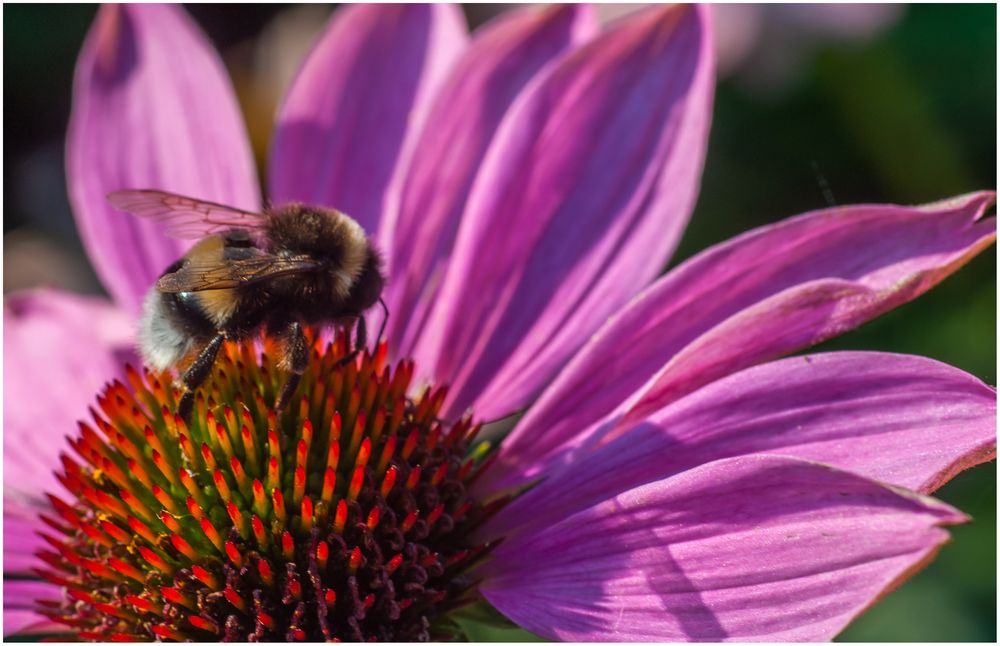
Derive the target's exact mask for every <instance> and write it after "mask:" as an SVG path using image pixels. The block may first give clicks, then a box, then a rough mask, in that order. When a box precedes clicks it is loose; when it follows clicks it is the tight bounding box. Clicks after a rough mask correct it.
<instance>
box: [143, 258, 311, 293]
mask: <svg viewBox="0 0 1000 646" xmlns="http://www.w3.org/2000/svg"><path fill="white" fill-rule="evenodd" d="M319 267H320V263H319V262H318V261H317V260H315V259H314V258H311V257H309V256H290V257H287V258H281V257H278V256H268V255H262V256H255V257H253V258H245V259H241V260H220V261H218V262H214V263H210V264H206V263H192V262H190V261H189V262H187V263H185V264H184V265H182V266H181V268H180V269H178V270H177V271H175V272H172V273H169V274H165V275H164V276H161V277H160V280H159V281H157V283H156V288H157V289H158V290H160V291H161V292H200V291H204V290H208V289H232V288H233V287H239V286H241V285H248V284H250V283H256V282H260V281H262V280H268V279H271V278H276V277H278V276H287V275H289V274H299V273H304V272H307V271H313V270H316V269H318V268H319Z"/></svg>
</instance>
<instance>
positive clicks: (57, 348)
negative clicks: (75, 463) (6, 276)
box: [3, 290, 135, 501]
mask: <svg viewBox="0 0 1000 646" xmlns="http://www.w3.org/2000/svg"><path fill="white" fill-rule="evenodd" d="M132 325H133V323H132V321H131V319H130V317H129V316H128V315H126V314H125V313H124V312H122V311H121V310H120V309H117V308H115V307H114V306H112V305H111V304H110V303H108V302H107V301H104V300H101V299H93V298H84V297H80V296H74V295H71V294H68V293H60V292H53V291H47V290H40V291H34V292H28V293H23V294H14V295H7V297H6V298H5V299H4V335H3V348H4V366H3V370H4V385H5V388H4V393H3V396H4V406H3V421H4V434H3V435H4V437H3V457H4V495H5V496H8V497H10V496H14V497H19V498H21V499H24V500H29V501H39V500H43V498H41V496H42V493H43V492H45V491H55V490H57V488H60V485H59V484H58V481H57V480H56V479H55V477H54V475H53V470H54V469H55V468H56V467H58V466H59V458H58V456H59V452H60V451H62V450H63V449H64V448H66V446H67V445H66V442H65V439H64V437H65V436H67V435H74V434H75V433H76V431H77V425H76V423H77V421H78V420H81V419H84V418H85V417H87V407H88V406H91V405H93V403H94V398H95V395H96V394H97V393H98V391H99V390H100V389H101V387H102V386H103V385H104V384H105V383H106V382H107V381H109V380H110V379H113V378H115V377H119V376H121V375H122V364H123V362H124V361H134V360H135V357H134V354H133V350H132V348H133V343H134V341H133V329H132Z"/></svg>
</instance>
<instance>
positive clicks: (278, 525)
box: [39, 337, 503, 641]
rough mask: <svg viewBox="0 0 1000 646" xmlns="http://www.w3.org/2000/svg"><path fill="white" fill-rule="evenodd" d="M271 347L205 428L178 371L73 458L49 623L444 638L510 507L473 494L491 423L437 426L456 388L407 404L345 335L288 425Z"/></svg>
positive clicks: (397, 374) (110, 634)
mask: <svg viewBox="0 0 1000 646" xmlns="http://www.w3.org/2000/svg"><path fill="white" fill-rule="evenodd" d="M261 343H262V345H261V344H260V343H258V344H255V343H245V344H240V345H237V344H232V343H229V344H226V346H225V347H224V350H223V351H222V352H221V353H220V358H219V361H218V363H217V365H216V367H215V369H214V370H213V373H212V375H211V377H210V378H209V380H208V381H207V382H206V383H205V385H204V386H203V387H202V388H201V389H199V392H198V396H197V400H196V404H195V410H194V414H193V415H192V421H191V423H190V424H185V423H184V421H183V420H182V419H181V418H180V417H179V416H178V415H176V414H175V412H174V411H175V405H176V403H177V401H178V399H179V393H178V392H176V391H175V390H174V389H173V388H171V387H170V385H169V384H170V381H169V376H168V375H157V374H151V373H149V372H145V373H144V374H142V375H140V374H139V373H138V372H136V371H135V370H132V369H129V371H128V381H129V385H128V386H126V385H125V384H123V383H120V382H115V383H112V384H110V385H109V386H108V387H107V389H106V390H105V391H104V393H103V394H102V395H101V396H99V397H98V405H99V406H98V409H99V410H92V411H91V413H92V418H93V423H84V422H81V423H80V433H79V436H78V437H76V438H75V439H72V440H70V446H71V447H72V449H73V451H74V453H75V454H76V455H75V456H73V457H71V456H69V455H63V457H62V466H63V469H64V470H63V472H62V473H61V474H60V480H61V482H62V483H63V485H64V486H65V487H66V490H67V491H68V492H69V493H70V494H71V495H72V498H68V499H63V498H58V497H56V496H50V499H51V502H52V508H53V512H54V513H53V514H52V515H51V516H48V517H45V521H46V523H47V524H48V525H49V527H51V528H52V529H53V530H54V531H53V532H52V533H51V535H49V536H47V537H46V539H47V541H48V543H49V545H50V546H51V548H52V549H51V550H46V551H43V552H42V553H40V557H41V558H42V559H43V560H44V561H45V563H46V564H47V565H48V569H46V570H45V571H44V572H39V573H40V574H41V575H42V576H44V577H45V578H46V579H48V580H50V581H53V582H55V583H58V584H60V585H62V586H64V587H65V588H66V590H67V593H68V594H67V601H66V602H64V603H62V604H51V605H49V606H48V607H47V608H46V614H48V616H50V617H51V618H52V619H54V620H56V621H59V622H62V623H64V624H66V625H68V626H70V627H72V628H73V629H74V630H76V631H77V632H78V634H79V636H80V637H82V638H85V639H93V640H128V641H131V640H151V639H161V640H189V639H193V640H199V641H215V640H221V639H226V640H237V641H247V640H259V641H285V640H311V641H316V640H344V641H366V640H372V639H376V640H394V641H411V640H418V639H426V638H430V637H440V636H446V634H444V633H443V632H442V631H446V630H447V625H448V624H447V622H444V621H441V619H442V617H443V614H444V613H445V612H446V611H448V610H450V609H453V608H455V607H456V606H458V605H461V604H463V603H465V602H467V601H469V600H471V599H472V595H473V593H472V589H471V587H470V586H471V584H472V583H473V580H474V579H473V577H474V574H473V573H472V572H470V568H471V567H472V566H474V565H475V564H476V563H477V562H478V561H479V560H480V559H481V558H482V557H483V556H484V554H485V553H486V552H487V550H488V549H489V546H488V545H484V544H478V543H476V542H475V541H474V540H472V539H471V538H470V532H471V530H472V529H473V528H474V527H475V526H476V525H477V524H479V523H480V522H481V521H482V520H483V519H484V518H485V517H486V516H487V515H488V514H490V513H491V512H492V511H494V510H495V509H496V508H498V507H499V505H502V504H503V501H502V500H498V501H493V502H492V503H490V504H486V505H484V504H482V502H481V501H480V502H477V501H475V500H472V499H470V498H469V497H468V495H467V489H468V486H469V484H470V482H471V481H472V480H474V479H475V478H476V477H477V475H478V474H479V473H481V471H482V469H483V467H484V466H485V465H483V464H478V463H477V459H476V457H475V456H473V455H470V449H471V447H472V442H473V439H474V438H475V436H476V433H477V431H478V427H477V426H473V424H472V422H471V418H468V417H467V418H463V419H462V420H460V421H458V422H456V423H455V424H453V425H451V426H450V427H447V426H446V425H444V424H443V423H442V422H441V421H439V420H438V419H437V418H436V414H437V412H438V410H439V407H440V406H441V403H442V401H443V399H444V395H445V390H444V388H438V389H430V388H428V389H426V390H425V391H424V392H423V394H422V395H420V396H418V397H416V398H415V399H411V398H408V397H407V395H406V393H407V389H408V387H409V385H410V380H411V377H412V375H413V364H412V363H411V362H407V361H402V362H400V363H399V364H398V365H397V366H396V367H395V368H394V369H392V368H390V367H389V366H386V365H385V356H386V349H385V346H384V345H382V346H381V347H380V348H379V349H378V351H377V353H376V354H375V356H371V355H369V354H367V353H366V354H364V355H361V356H359V357H357V358H356V359H355V360H351V361H347V362H346V364H344V362H343V361H342V359H343V358H344V357H345V353H346V343H345V341H344V339H343V337H338V338H337V340H336V341H335V342H333V343H329V344H326V345H325V346H324V345H322V344H321V343H318V342H317V343H316V344H314V346H313V352H312V357H311V359H310V362H309V367H308V369H307V371H306V373H305V375H304V376H303V378H302V382H301V384H300V385H299V389H298V390H297V391H296V392H297V395H298V399H295V400H293V404H292V405H290V406H289V407H288V409H287V410H286V411H284V412H283V414H281V415H280V416H279V415H277V414H276V412H275V411H274V410H273V409H271V408H269V406H271V405H272V404H273V402H274V399H275V396H276V392H277V391H278V390H279V389H280V387H281V384H282V383H283V379H284V377H285V376H284V374H283V373H282V372H281V370H279V369H278V367H277V366H276V364H275V362H274V360H273V359H272V358H271V357H272V356H274V354H275V353H274V348H273V347H272V346H271V345H270V341H267V340H265V341H263V342H261ZM255 347H256V348H260V347H263V352H261V353H260V354H259V356H258V355H257V354H256V350H255ZM342 364H344V365H342ZM480 453H482V451H481V452H480Z"/></svg>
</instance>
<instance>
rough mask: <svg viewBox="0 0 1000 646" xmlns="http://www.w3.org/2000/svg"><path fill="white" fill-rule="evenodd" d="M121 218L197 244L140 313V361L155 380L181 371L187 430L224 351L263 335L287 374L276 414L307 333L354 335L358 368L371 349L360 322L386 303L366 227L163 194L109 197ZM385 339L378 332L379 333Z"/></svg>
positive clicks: (293, 207)
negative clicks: (198, 395) (325, 330)
mask: <svg viewBox="0 0 1000 646" xmlns="http://www.w3.org/2000/svg"><path fill="white" fill-rule="evenodd" d="M108 200H109V201H110V203H111V204H112V206H114V207H115V208H117V209H119V210H121V211H125V212H128V213H131V214H133V215H136V216H139V217H142V218H146V219H150V220H154V221H157V222H160V223H163V224H164V225H166V232H167V234H168V235H171V236H173V237H178V238H188V239H198V242H197V243H196V244H195V245H194V246H193V247H191V249H190V250H189V251H188V252H187V253H186V254H185V255H184V256H183V257H182V258H180V259H179V260H177V261H176V262H175V263H173V264H172V265H170V266H169V267H167V269H166V271H164V272H163V274H162V275H161V276H160V278H159V280H158V281H157V282H156V285H155V286H154V287H153V288H152V289H151V290H150V291H149V294H148V295H147V296H146V299H145V301H144V303H143V309H142V317H141V320H140V322H139V334H138V337H139V351H140V354H141V355H142V357H143V359H144V360H145V361H146V362H147V363H148V364H149V365H150V366H151V367H153V368H155V369H157V370H165V369H167V368H172V367H175V368H178V369H179V370H180V371H181V376H180V378H179V383H180V386H181V387H182V389H183V391H184V394H183V395H182V397H181V400H180V403H179V404H178V412H179V413H180V415H181V416H182V417H183V418H184V419H185V420H186V421H190V415H191V411H192V408H193V405H194V394H195V392H196V391H197V389H198V387H199V386H200V385H201V384H202V383H203V382H204V381H205V379H206V378H207V377H208V375H209V373H210V372H211V369H212V365H213V364H214V363H215V359H216V357H217V356H218V353H219V348H220V347H222V343H223V341H225V340H227V339H229V340H233V341H241V340H245V339H248V338H251V337H252V336H253V335H255V334H257V333H259V332H261V331H264V332H266V333H267V334H269V335H271V336H273V337H275V338H277V339H278V340H279V341H280V346H281V348H282V361H281V365H282V366H283V367H284V368H285V369H286V370H287V371H288V372H289V376H288V378H287V379H286V380H285V383H284V384H283V386H282V388H281V392H280V394H279V396H278V399H277V401H276V404H275V407H276V408H277V410H278V411H279V412H280V411H282V410H283V409H284V407H285V406H286V405H287V404H288V401H289V399H290V398H291V395H292V393H293V392H294V391H295V388H296V386H297V385H298V383H299V379H300V378H301V376H302V373H303V372H304V371H305V368H306V364H307V362H308V358H309V352H308V349H309V348H308V341H307V339H306V335H305V332H304V328H305V327H307V326H322V325H330V324H339V325H348V326H355V334H356V343H355V345H354V349H353V350H352V352H351V353H350V354H349V355H348V357H347V358H346V359H345V361H347V360H350V359H351V358H353V357H354V356H355V355H356V354H357V352H358V351H359V350H360V349H361V348H363V347H364V346H365V344H366V341H367V338H366V337H367V330H366V324H365V318H364V316H363V314H364V313H365V311H366V310H368V309H370V308H371V307H373V306H374V305H375V304H376V303H381V305H382V307H383V309H384V310H385V317H384V318H383V322H382V325H383V329H384V326H385V319H386V318H388V310H387V309H386V307H385V302H384V301H383V300H382V298H381V294H382V287H383V284H384V281H385V279H384V277H383V271H382V261H381V257H380V256H379V253H378V251H377V250H376V249H375V247H374V246H373V245H372V242H371V240H369V238H368V237H367V235H366V234H365V231H364V229H362V227H361V225H359V224H358V223H357V222H355V221H354V220H353V219H352V218H350V217H349V216H347V215H345V214H343V213H341V212H340V211H337V210H334V209H328V208H323V207H317V206H307V205H304V204H296V203H292V204H285V205H282V206H278V207H276V208H269V209H266V210H265V211H264V212H262V213H255V212H252V211H243V210H241V209H236V208H232V207H229V206H224V205H221V204H215V203H212V202H205V201H202V200H198V199H194V198H190V197H184V196H182V195H175V194H172V193H166V192H163V191H157V190H125V191H117V192H114V193H111V194H110V195H108ZM379 336H381V331H380V332H379Z"/></svg>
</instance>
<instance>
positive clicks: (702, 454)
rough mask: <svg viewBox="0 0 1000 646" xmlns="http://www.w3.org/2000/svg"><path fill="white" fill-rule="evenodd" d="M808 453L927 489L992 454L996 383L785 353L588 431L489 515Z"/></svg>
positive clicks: (522, 515)
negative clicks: (635, 419) (738, 461)
mask: <svg viewBox="0 0 1000 646" xmlns="http://www.w3.org/2000/svg"><path fill="white" fill-rule="evenodd" d="M754 453H770V454H780V455H788V456H794V457H797V458H804V459H809V460H816V461H819V462H824V463H826V464H830V465H833V466H835V467H837V468H839V469H845V470H848V471H853V472H855V473H858V474H861V475H863V476H865V477H867V478H872V479H874V480H879V481H882V482H888V483H891V484H893V485H897V486H900V487H906V488H907V489H914V490H918V491H921V492H925V493H926V492H930V491H933V490H934V489H936V488H937V487H939V486H941V485H942V484H944V483H945V482H947V481H948V480H950V479H951V478H952V477H954V476H955V475H956V474H957V473H959V472H960V471H962V470H964V469H967V468H969V467H972V466H975V465H977V464H981V463H983V462H986V461H988V460H990V459H992V458H994V457H995V456H996V391H994V390H993V389H992V388H990V387H989V386H987V385H985V384H983V383H982V382H981V381H979V380H978V379H976V378H975V377H973V376H971V375H969V374H967V373H965V372H963V371H961V370H959V369H957V368H953V367H951V366H948V365H945V364H943V363H939V362H937V361H933V360H931V359H926V358H923V357H915V356H909V355H897V354H885V353H879V352H834V353H828V354H814V355H807V356H803V357H791V358H788V359H782V360H780V361H774V362H772V363H767V364H764V365H761V366H755V367H753V368H748V369H746V370H744V371H742V372H739V373H736V374H734V375H730V376H728V377H726V378H724V379H720V380H719V381H716V382H714V383H712V384H710V385H708V386H705V387H704V388H702V389H700V390H698V391H697V392H694V393H692V394H690V395H688V396H686V397H684V398H682V399H680V400H678V401H676V402H674V403H672V404H670V405H668V406H667V407H665V408H663V409H662V410H660V411H657V412H656V413H654V414H653V415H651V416H650V417H649V418H648V419H647V420H645V421H644V422H643V423H642V424H639V425H638V426H636V427H635V428H632V429H631V430H629V431H627V432H626V433H625V434H624V435H622V436H621V437H618V438H617V439H614V440H611V441H606V442H605V441H604V438H602V437H599V436H594V437H592V438H591V439H590V440H589V441H588V442H587V443H586V444H584V445H580V446H579V447H578V448H577V450H576V451H575V453H570V452H567V453H565V454H563V455H561V456H560V457H561V460H562V461H563V462H564V463H565V462H568V463H570V466H569V467H568V468H564V469H561V470H559V471H557V472H555V473H553V474H552V475H550V476H549V478H548V479H547V480H546V481H545V486H544V487H543V486H538V487H536V488H535V489H532V490H531V491H528V492H527V493H525V494H524V495H522V496H521V497H520V498H518V499H517V500H516V501H514V502H513V503H511V504H510V505H509V506H508V507H507V508H506V509H505V510H504V511H503V512H501V514H500V515H499V516H498V517H497V518H496V520H495V522H496V523H497V525H498V526H501V527H504V528H508V529H509V528H510V527H512V526H514V525H517V524H521V523H524V522H540V521H537V520H535V521H529V520H528V519H550V518H552V517H553V516H554V515H562V514H569V513H573V511H575V510H578V509H582V508H583V507H585V506H587V505H588V504H591V501H593V500H602V499H604V498H608V497H611V496H613V495H616V494H618V493H619V492H621V491H625V490H626V489H630V488H633V487H637V486H640V485H643V484H645V483H647V482H651V481H653V480H658V479H660V478H663V477H668V476H672V475H674V474H677V473H682V472H684V471H686V470H688V469H692V468H695V467H697V466H698V465H701V464H705V463H707V462H711V461H713V460H719V459H723V458H729V457H734V456H740V455H749V454H754Z"/></svg>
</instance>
